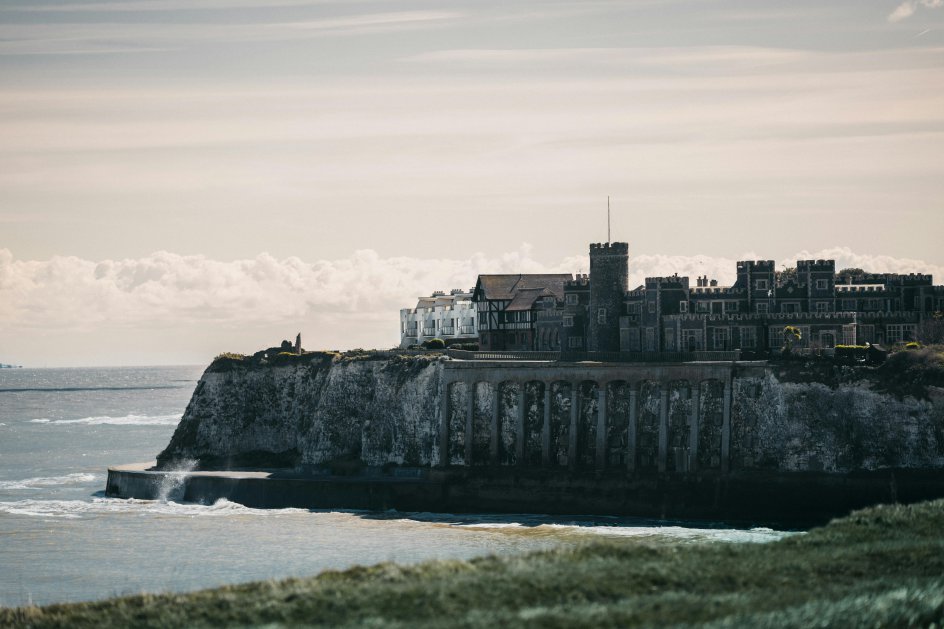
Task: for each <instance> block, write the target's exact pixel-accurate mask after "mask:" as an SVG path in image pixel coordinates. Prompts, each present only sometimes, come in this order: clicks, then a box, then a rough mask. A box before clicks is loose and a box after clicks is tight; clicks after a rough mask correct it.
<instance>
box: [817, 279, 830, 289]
mask: <svg viewBox="0 0 944 629" xmlns="http://www.w3.org/2000/svg"><path fill="white" fill-rule="evenodd" d="M828 288H829V280H816V290H826V289H828Z"/></svg>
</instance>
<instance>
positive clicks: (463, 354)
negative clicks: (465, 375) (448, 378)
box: [446, 349, 560, 362]
mask: <svg viewBox="0 0 944 629" xmlns="http://www.w3.org/2000/svg"><path fill="white" fill-rule="evenodd" d="M446 354H447V355H448V356H449V357H450V358H457V359H459V360H535V361H543V362H547V361H556V360H558V359H559V358H560V352H497V351H496V352H470V351H466V350H462V349H447V350H446Z"/></svg>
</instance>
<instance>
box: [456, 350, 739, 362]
mask: <svg viewBox="0 0 944 629" xmlns="http://www.w3.org/2000/svg"><path fill="white" fill-rule="evenodd" d="M446 354H447V355H448V356H449V357H450V358H456V359H459V360H533V361H560V362H573V363H579V362H587V361H590V362H602V363H690V362H704V361H714V362H718V361H734V360H740V359H741V351H740V350H734V351H730V352H575V351H567V350H564V351H561V352H513V351H507V352H503V351H493V352H470V351H466V350H458V349H449V350H446Z"/></svg>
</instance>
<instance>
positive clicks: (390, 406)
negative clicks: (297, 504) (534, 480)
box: [158, 354, 944, 477]
mask: <svg viewBox="0 0 944 629" xmlns="http://www.w3.org/2000/svg"><path fill="white" fill-rule="evenodd" d="M443 417H445V418H446V421H445V422H443V421H442V418H443ZM188 462H196V464H197V466H198V467H200V468H202V469H232V468H236V467H292V468H298V469H301V468H305V467H322V468H325V469H327V470H330V471H331V472H333V473H334V474H336V475H354V474H357V473H359V472H362V471H364V468H369V469H378V468H379V469H383V468H386V469H387V471H388V472H389V471H390V470H391V469H392V468H401V467H406V468H411V467H416V468H425V467H431V466H442V465H443V464H444V463H446V462H448V465H447V466H446V467H466V468H475V467H481V468H483V469H484V468H486V467H487V468H496V467H498V468H500V467H509V466H513V467H517V468H521V467H530V468H547V469H553V470H558V471H561V470H563V471H567V470H569V471H571V472H573V473H575V474H579V473H585V472H593V473H596V474H598V475H599V474H604V475H622V476H627V475H628V476H632V477H645V476H647V475H650V476H653V475H689V476H690V475H693V474H702V475H704V474H709V475H710V474H712V473H718V474H725V473H733V472H736V471H740V472H745V471H751V470H757V471H765V472H778V473H779V472H782V473H798V472H826V473H830V472H842V473H850V472H858V471H870V470H879V469H895V468H902V469H903V468H913V469H935V468H941V467H944V389H941V388H938V387H935V386H927V387H924V388H923V389H921V390H920V391H909V392H908V393H902V392H901V391H891V390H887V387H884V386H883V380H882V378H881V377H878V376H876V373H875V372H874V370H873V371H869V370H868V369H867V368H858V367H857V368H849V367H836V366H833V365H825V366H824V365H819V366H817V367H815V368H810V367H809V366H808V365H804V364H802V363H791V364H787V365H767V364H758V363H750V364H745V363H689V364H680V365H610V364H600V363H596V364H561V363H518V364H498V363H486V362H484V361H455V360H449V359H446V358H444V357H438V356H409V357H396V356H393V357H390V356H382V355H377V356H375V355H369V354H367V355H355V356H339V355H333V354H304V355H302V356H297V357H288V356H286V357H284V358H279V359H277V360H274V361H272V362H270V363H266V364H260V363H258V362H252V361H248V360H235V359H233V360H230V359H221V360H217V361H215V362H214V363H213V364H212V365H211V366H210V367H209V368H208V369H207V371H206V372H205V373H204V375H203V377H202V378H201V379H200V381H199V383H198V384H197V387H196V389H195V391H194V395H193V398H192V400H191V402H190V404H189V405H188V407H187V410H186V412H185V414H184V416H183V418H182V420H181V422H180V425H179V426H178V428H177V431H176V432H175V434H174V436H173V438H172V440H171V442H170V444H169V445H168V446H167V448H166V449H165V450H164V452H162V453H161V454H160V455H159V457H158V464H159V467H162V468H165V469H170V468H173V467H175V466H188V465H192V463H188Z"/></svg>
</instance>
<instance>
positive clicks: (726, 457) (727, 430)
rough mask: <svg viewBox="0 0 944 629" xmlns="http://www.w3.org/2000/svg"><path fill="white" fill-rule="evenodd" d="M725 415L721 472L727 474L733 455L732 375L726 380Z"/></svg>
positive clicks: (722, 432) (722, 429)
mask: <svg viewBox="0 0 944 629" xmlns="http://www.w3.org/2000/svg"><path fill="white" fill-rule="evenodd" d="M723 400H724V405H723V409H724V417H723V421H722V423H721V472H722V473H723V474H727V473H728V470H729V469H730V467H731V465H730V457H731V375H730V374H729V375H728V377H727V378H726V379H725V381H724V398H723Z"/></svg>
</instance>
